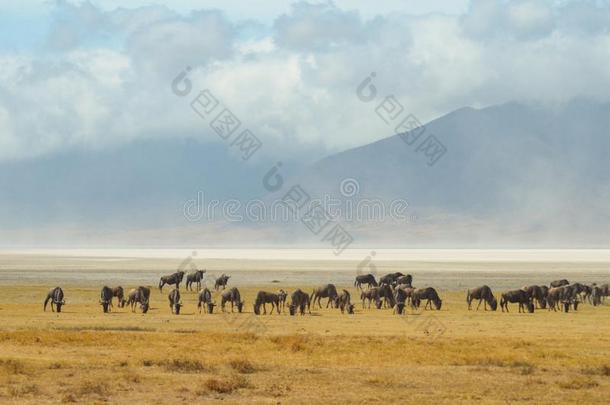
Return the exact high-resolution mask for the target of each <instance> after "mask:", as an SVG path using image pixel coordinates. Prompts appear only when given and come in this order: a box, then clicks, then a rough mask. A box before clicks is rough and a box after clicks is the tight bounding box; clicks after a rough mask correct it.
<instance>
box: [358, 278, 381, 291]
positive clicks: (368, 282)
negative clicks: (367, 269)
mask: <svg viewBox="0 0 610 405" xmlns="http://www.w3.org/2000/svg"><path fill="white" fill-rule="evenodd" d="M363 284H366V288H371V287H377V285H378V284H377V280H375V276H374V275H372V274H363V275H361V276H356V280H355V281H354V287H356V288H359V289H361V290H362V285H363Z"/></svg>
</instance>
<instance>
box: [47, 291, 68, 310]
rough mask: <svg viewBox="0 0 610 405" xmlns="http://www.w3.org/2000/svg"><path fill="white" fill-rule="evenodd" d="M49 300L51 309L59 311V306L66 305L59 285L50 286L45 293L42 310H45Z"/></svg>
mask: <svg viewBox="0 0 610 405" xmlns="http://www.w3.org/2000/svg"><path fill="white" fill-rule="evenodd" d="M49 301H51V311H53V312H61V307H62V306H63V305H66V301H64V290H62V289H61V287H55V288H51V289H50V290H49V292H48V293H47V298H46V299H45V300H44V310H45V311H46V310H47V303H48V302H49Z"/></svg>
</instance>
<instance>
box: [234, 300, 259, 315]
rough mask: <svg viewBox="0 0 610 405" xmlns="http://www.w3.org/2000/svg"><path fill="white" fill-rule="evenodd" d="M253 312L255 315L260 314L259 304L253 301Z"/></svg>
mask: <svg viewBox="0 0 610 405" xmlns="http://www.w3.org/2000/svg"><path fill="white" fill-rule="evenodd" d="M239 312H241V311H239ZM254 313H255V314H256V315H260V314H261V308H260V305H258V304H257V303H254Z"/></svg>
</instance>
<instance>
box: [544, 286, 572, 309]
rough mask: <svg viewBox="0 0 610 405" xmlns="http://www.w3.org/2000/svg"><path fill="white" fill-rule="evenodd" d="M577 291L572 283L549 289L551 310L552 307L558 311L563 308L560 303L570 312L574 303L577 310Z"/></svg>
mask: <svg viewBox="0 0 610 405" xmlns="http://www.w3.org/2000/svg"><path fill="white" fill-rule="evenodd" d="M576 291H577V290H576V288H573V286H571V285H563V286H561V287H555V288H551V289H549V293H548V295H547V298H546V299H547V303H548V305H549V311H550V310H551V309H552V310H553V311H557V309H558V308H559V309H560V310H561V305H560V304H562V305H563V309H564V311H565V312H568V310H569V308H570V305H572V306H573V307H574V310H575V311H576V310H577V309H578V302H579V301H578V295H577V294H576Z"/></svg>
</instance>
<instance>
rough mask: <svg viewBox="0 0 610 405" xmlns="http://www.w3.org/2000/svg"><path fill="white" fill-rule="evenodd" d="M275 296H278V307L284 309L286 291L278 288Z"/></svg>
mask: <svg viewBox="0 0 610 405" xmlns="http://www.w3.org/2000/svg"><path fill="white" fill-rule="evenodd" d="M277 296H278V297H279V298H280V308H281V309H282V311H284V310H285V309H286V298H287V297H288V294H286V291H284V290H280V291H278V293H277Z"/></svg>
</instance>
